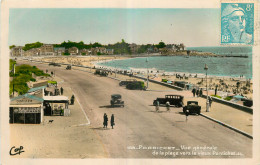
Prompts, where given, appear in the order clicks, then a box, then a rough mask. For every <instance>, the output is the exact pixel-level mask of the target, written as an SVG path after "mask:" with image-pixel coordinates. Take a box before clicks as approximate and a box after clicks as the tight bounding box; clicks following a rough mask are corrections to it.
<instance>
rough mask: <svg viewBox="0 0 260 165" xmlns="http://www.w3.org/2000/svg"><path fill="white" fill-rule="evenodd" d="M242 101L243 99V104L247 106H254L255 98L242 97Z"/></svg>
mask: <svg viewBox="0 0 260 165" xmlns="http://www.w3.org/2000/svg"><path fill="white" fill-rule="evenodd" d="M241 101H243V105H244V106H247V107H252V106H253V100H250V99H246V98H242V99H241Z"/></svg>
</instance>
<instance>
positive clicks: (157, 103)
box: [155, 100, 160, 112]
mask: <svg viewBox="0 0 260 165" xmlns="http://www.w3.org/2000/svg"><path fill="white" fill-rule="evenodd" d="M159 106H160V102H159V101H158V100H157V101H156V105H155V110H156V112H158V111H159Z"/></svg>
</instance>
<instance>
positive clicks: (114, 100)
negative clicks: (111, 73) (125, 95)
mask: <svg viewBox="0 0 260 165" xmlns="http://www.w3.org/2000/svg"><path fill="white" fill-rule="evenodd" d="M110 104H111V107H115V106H119V107H121V106H122V107H124V106H125V105H124V101H122V96H121V95H120V94H113V95H111V100H110Z"/></svg>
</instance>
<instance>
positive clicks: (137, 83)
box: [126, 81, 146, 90]
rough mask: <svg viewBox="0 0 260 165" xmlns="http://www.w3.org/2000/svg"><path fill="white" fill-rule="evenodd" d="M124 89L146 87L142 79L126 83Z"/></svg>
mask: <svg viewBox="0 0 260 165" xmlns="http://www.w3.org/2000/svg"><path fill="white" fill-rule="evenodd" d="M126 89H130V90H146V87H145V86H144V82H143V81H132V82H129V83H127V85H126Z"/></svg>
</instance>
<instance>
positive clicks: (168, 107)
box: [166, 101, 170, 111]
mask: <svg viewBox="0 0 260 165" xmlns="http://www.w3.org/2000/svg"><path fill="white" fill-rule="evenodd" d="M166 110H167V111H170V102H169V101H167V102H166Z"/></svg>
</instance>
